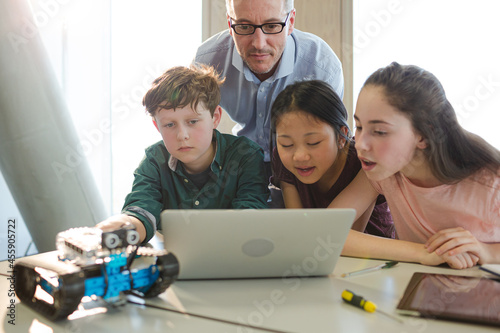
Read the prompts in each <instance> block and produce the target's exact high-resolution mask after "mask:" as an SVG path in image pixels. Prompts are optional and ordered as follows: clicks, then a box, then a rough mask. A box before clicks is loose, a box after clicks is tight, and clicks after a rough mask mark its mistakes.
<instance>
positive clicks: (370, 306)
mask: <svg viewBox="0 0 500 333" xmlns="http://www.w3.org/2000/svg"><path fill="white" fill-rule="evenodd" d="M342 299H343V300H344V301H345V302H347V303H349V304H351V305H354V306H356V307H358V308H361V309H363V310H365V311H367V312H375V310H376V309H377V306H376V305H375V303H373V302H370V301H367V300H366V299H364V298H363V297H361V296H359V295H356V294H355V293H353V292H352V291H350V290H347V289H346V290H344V291H343V292H342Z"/></svg>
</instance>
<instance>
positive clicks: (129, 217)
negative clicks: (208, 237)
mask: <svg viewBox="0 0 500 333" xmlns="http://www.w3.org/2000/svg"><path fill="white" fill-rule="evenodd" d="M223 81H224V80H223V79H220V77H219V75H218V74H217V73H216V72H215V70H214V69H213V68H212V67H209V66H205V65H201V66H197V67H195V66H191V67H189V68H186V67H173V68H171V69H169V70H167V71H166V72H165V73H163V74H162V75H161V76H160V77H158V78H157V79H156V80H155V81H154V82H153V85H152V87H151V89H150V90H149V91H148V92H147V93H146V95H145V96H144V99H143V105H144V106H145V108H146V111H147V112H148V113H149V114H150V115H151V117H152V118H153V123H154V125H155V127H156V128H157V130H158V131H159V132H160V134H161V136H162V139H163V140H162V141H160V142H158V143H156V144H154V145H152V146H150V147H148V148H147V149H146V156H145V157H144V159H143V160H142V162H141V163H140V164H139V167H138V168H137V169H136V171H135V173H134V176H135V179H134V183H133V186H132V192H131V193H130V194H128V195H127V197H126V198H125V204H124V206H123V209H122V214H120V215H116V216H113V217H110V218H108V219H107V220H105V221H103V222H101V223H99V224H98V225H97V226H98V227H100V228H101V229H104V230H110V229H117V228H120V227H122V226H123V225H124V224H127V223H132V224H133V225H135V227H136V229H137V231H138V233H139V235H140V239H141V241H142V242H147V241H149V240H150V239H151V238H152V237H153V236H154V233H155V231H156V230H157V229H159V228H161V225H160V213H161V211H162V210H164V209H203V208H220V209H245V208H267V198H268V196H269V192H268V187H267V184H268V181H267V179H266V178H265V176H264V175H265V170H264V154H263V151H262V149H261V148H260V147H259V145H257V144H256V143H254V142H253V141H251V140H249V139H247V138H245V137H235V136H233V135H229V134H221V133H220V132H219V131H217V130H216V128H217V125H218V124H219V122H220V119H221V116H222V108H221V107H220V106H219V102H220V98H221V97H220V85H221V84H222V83H223Z"/></svg>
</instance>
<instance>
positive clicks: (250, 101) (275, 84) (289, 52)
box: [194, 29, 344, 161]
mask: <svg viewBox="0 0 500 333" xmlns="http://www.w3.org/2000/svg"><path fill="white" fill-rule="evenodd" d="M194 62H196V63H203V64H208V65H212V66H214V67H215V69H216V70H217V71H218V72H219V73H221V75H222V76H223V77H225V78H226V82H224V84H223V85H222V87H221V94H222V100H221V103H220V105H221V106H222V108H223V109H224V110H225V111H226V112H227V113H228V114H229V116H230V117H231V119H232V120H233V121H235V122H236V123H237V125H236V126H235V127H234V128H233V134H234V135H237V136H246V137H248V138H249V139H251V140H253V141H255V142H257V143H258V144H259V145H260V146H261V147H262V148H263V149H264V152H265V155H264V156H265V157H264V159H265V161H269V160H270V155H269V139H270V128H271V106H272V103H273V102H274V100H275V99H276V96H278V94H279V93H280V92H281V91H282V90H283V89H285V87H286V86H288V85H290V84H293V83H295V82H297V81H305V80H322V81H325V82H327V83H328V84H330V86H331V87H332V88H333V89H334V90H335V91H336V92H337V94H339V96H340V97H343V94H344V78H343V73H342V64H341V63H340V60H339V59H338V57H337V56H336V55H335V53H334V52H333V50H332V49H331V48H330V46H328V44H326V42H325V41H323V40H322V39H321V38H319V37H317V36H315V35H313V34H310V33H307V32H302V31H299V30H297V29H294V31H293V32H292V34H291V35H290V36H288V37H287V41H286V46H285V50H284V51H283V55H282V57H281V60H280V63H279V65H278V68H277V69H276V72H275V73H274V75H273V76H271V77H270V78H268V79H267V80H265V81H263V82H261V81H260V80H259V79H258V78H257V77H256V76H255V75H254V74H253V73H252V72H251V71H250V69H249V68H248V66H247V65H246V64H245V63H244V62H243V59H242V58H241V56H240V55H239V54H238V51H237V50H236V48H235V45H234V41H233V38H232V37H231V35H230V34H229V30H225V31H222V32H220V33H218V34H216V35H214V36H212V37H211V38H210V39H208V40H207V41H205V42H204V43H203V44H202V45H201V46H200V47H199V48H198V51H197V53H196V57H195V59H194Z"/></svg>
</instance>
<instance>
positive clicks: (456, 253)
mask: <svg viewBox="0 0 500 333" xmlns="http://www.w3.org/2000/svg"><path fill="white" fill-rule="evenodd" d="M425 248H426V249H427V251H428V252H435V253H436V254H437V255H438V256H441V257H443V259H445V261H446V262H448V264H450V266H451V267H453V268H468V267H472V266H474V265H476V264H478V263H479V264H482V263H484V262H487V261H489V256H490V253H489V251H488V250H487V246H486V244H484V243H481V242H479V241H478V240H477V239H476V237H474V236H473V235H472V234H471V233H470V232H469V231H468V230H465V229H464V228H462V227H457V228H449V229H444V230H441V231H439V232H437V233H436V234H434V235H433V236H432V237H431V238H429V240H427V242H426V243H425Z"/></svg>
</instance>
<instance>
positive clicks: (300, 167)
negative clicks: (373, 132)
mask: <svg viewBox="0 0 500 333" xmlns="http://www.w3.org/2000/svg"><path fill="white" fill-rule="evenodd" d="M271 129H272V132H273V134H275V136H276V149H274V151H273V157H272V167H273V177H272V178H271V182H272V183H273V184H274V185H276V186H277V187H280V188H281V189H282V193H283V199H284V203H285V207H286V208H326V207H327V206H328V205H329V204H330V203H331V202H332V200H333V198H335V197H336V196H337V195H338V194H339V193H340V192H341V191H342V190H343V189H344V188H345V187H346V186H347V185H348V184H349V183H350V182H351V181H352V180H353V179H354V177H356V174H357V173H358V171H359V170H360V169H361V163H360V161H359V159H358V158H357V156H356V149H355V148H354V141H353V140H352V139H351V134H350V130H349V127H348V124H347V110H346V109H345V107H344V104H343V103H342V100H341V99H340V98H339V96H338V95H337V94H336V93H335V92H334V91H333V90H332V88H331V87H330V86H329V85H328V84H327V83H325V82H323V81H318V80H312V81H303V82H298V83H295V84H292V85H289V86H288V87H286V88H285V89H284V90H283V91H282V92H281V93H280V94H279V95H278V97H277V98H276V100H275V101H274V103H273V106H272V110H271ZM376 199H377V198H374V199H373V201H372V203H370V205H369V206H368V207H366V209H365V211H364V213H363V214H360V216H359V218H358V219H357V220H356V221H355V223H354V225H353V229H355V230H359V231H365V232H367V233H370V234H374V235H378V236H383V237H389V238H393V237H394V228H393V223H392V217H391V215H390V212H389V211H388V208H387V203H386V202H385V199H384V198H383V197H381V198H379V199H378V201H377V203H376V205H375V208H373V207H374V204H375V200H376Z"/></svg>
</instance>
